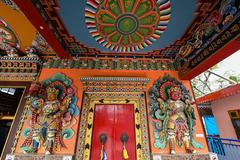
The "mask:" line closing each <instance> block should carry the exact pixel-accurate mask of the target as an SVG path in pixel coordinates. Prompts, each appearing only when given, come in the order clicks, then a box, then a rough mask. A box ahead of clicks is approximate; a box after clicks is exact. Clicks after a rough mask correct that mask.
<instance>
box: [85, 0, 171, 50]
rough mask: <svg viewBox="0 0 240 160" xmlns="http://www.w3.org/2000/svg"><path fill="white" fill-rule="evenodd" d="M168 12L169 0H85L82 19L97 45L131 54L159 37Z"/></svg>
mask: <svg viewBox="0 0 240 160" xmlns="http://www.w3.org/2000/svg"><path fill="white" fill-rule="evenodd" d="M170 10H171V5H170V1H169V0H105V1H101V0H88V1H87V7H86V9H85V16H86V24H87V27H88V29H89V32H90V34H91V35H92V36H93V37H94V38H95V40H96V41H97V42H98V43H100V44H102V45H103V46H104V47H106V48H109V49H111V50H113V51H117V52H132V51H137V50H140V49H143V48H145V47H147V46H149V45H151V44H152V43H153V42H154V41H156V40H157V39H158V38H159V37H160V36H161V34H163V32H164V31H165V30H166V28H167V24H168V22H169V20H170Z"/></svg>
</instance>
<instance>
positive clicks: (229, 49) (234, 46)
mask: <svg viewBox="0 0 240 160" xmlns="http://www.w3.org/2000/svg"><path fill="white" fill-rule="evenodd" d="M239 49H240V41H239V40H237V39H235V40H232V41H231V42H229V43H228V44H226V45H225V46H224V47H222V48H221V49H219V50H218V51H217V52H216V53H214V54H213V55H212V56H210V57H209V58H207V59H205V60H204V61H203V62H201V63H200V64H199V65H197V66H196V67H194V68H193V69H191V70H189V71H188V72H186V73H184V74H183V75H181V74H180V75H179V77H180V78H181V79H182V80H191V79H193V78H194V77H196V76H198V75H199V74H201V73H202V72H204V71H206V70H208V69H209V68H211V67H212V66H214V65H216V64H217V63H218V62H220V61H222V60H223V59H225V58H227V57H228V56H230V55H231V54H233V53H235V52H236V51H238V50H239ZM179 72H181V70H180V71H179Z"/></svg>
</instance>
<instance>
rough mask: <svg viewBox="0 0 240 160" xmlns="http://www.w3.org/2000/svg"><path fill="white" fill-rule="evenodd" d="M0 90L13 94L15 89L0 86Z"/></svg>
mask: <svg viewBox="0 0 240 160" xmlns="http://www.w3.org/2000/svg"><path fill="white" fill-rule="evenodd" d="M0 91H1V92H4V93H8V94H10V95H14V93H15V91H16V89H14V88H0Z"/></svg>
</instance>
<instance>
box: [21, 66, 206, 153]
mask: <svg viewBox="0 0 240 160" xmlns="http://www.w3.org/2000/svg"><path fill="white" fill-rule="evenodd" d="M55 73H63V74H65V75H66V76H68V77H69V78H71V79H72V80H73V85H74V86H75V87H76V88H77V96H78V102H77V105H78V106H79V107H81V102H82V96H83V94H82V93H83V90H82V84H81V82H80V77H145V78H150V79H151V80H150V82H149V84H148V86H147V91H146V94H147V99H148V89H149V88H150V87H152V85H153V83H154V81H155V80H157V79H158V78H160V77H162V76H164V75H165V74H166V73H168V74H170V75H171V76H172V77H175V78H176V79H178V76H177V72H175V71H129V70H126V71H124V70H101V71H100V70H88V69H84V70H83V69H42V71H41V74H40V77H39V81H42V80H45V79H47V78H50V77H51V76H52V75H53V74H55ZM183 84H184V85H185V86H186V87H187V88H188V89H189V90H191V86H190V82H189V81H183ZM147 103H148V102H147ZM195 114H196V118H197V122H196V123H197V125H196V132H195V135H196V134H204V131H203V127H202V124H201V122H200V119H199V115H198V113H197V110H196V109H195ZM77 120H78V122H79V117H78V119H77ZM26 125H27V124H26V123H25V124H24V127H25V126H26ZM77 126H78V125H75V126H74V127H73V129H74V131H75V135H74V137H73V138H72V139H71V140H69V141H64V142H65V144H66V146H67V147H68V148H67V149H62V151H61V152H59V153H62V154H64V153H68V154H73V153H74V149H75V145H76V141H77V137H76V136H77V130H78V127H77ZM149 129H150V136H151V137H150V142H151V150H152V152H153V153H168V152H169V149H168V146H167V148H166V149H165V150H160V149H155V148H154V147H152V146H153V141H154V139H153V128H152V126H151V123H150V121H149ZM196 141H199V142H201V143H203V144H204V146H205V148H204V149H201V150H199V151H198V152H199V153H206V152H208V147H207V144H206V141H205V138H204V137H199V138H196ZM22 143H23V139H21V138H20V139H19V142H18V145H17V149H16V151H17V152H20V148H19V147H20V145H21V144H22ZM183 148H184V147H183ZM176 150H177V152H184V150H183V149H178V148H177V147H176Z"/></svg>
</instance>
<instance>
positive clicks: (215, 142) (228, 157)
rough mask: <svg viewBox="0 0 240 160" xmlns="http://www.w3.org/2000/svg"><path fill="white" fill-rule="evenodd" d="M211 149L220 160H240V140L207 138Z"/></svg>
mask: <svg viewBox="0 0 240 160" xmlns="http://www.w3.org/2000/svg"><path fill="white" fill-rule="evenodd" d="M207 141H208V144H209V149H210V151H211V152H213V153H216V154H217V155H218V159H219V160H240V140H234V139H226V138H216V137H210V136H208V137H207Z"/></svg>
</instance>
